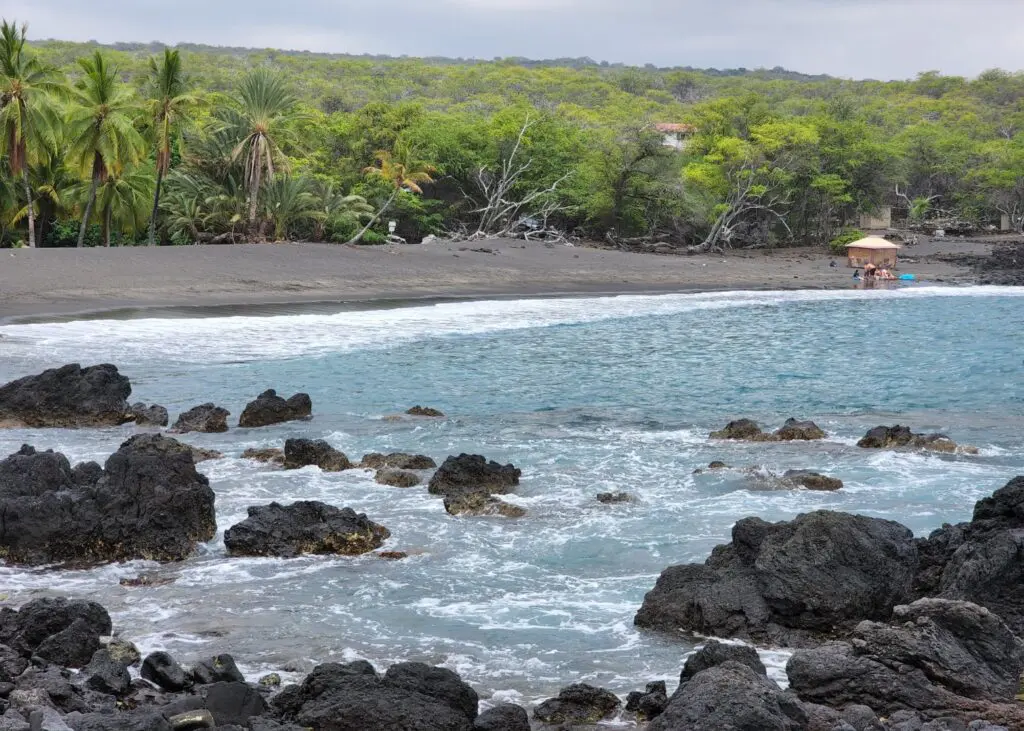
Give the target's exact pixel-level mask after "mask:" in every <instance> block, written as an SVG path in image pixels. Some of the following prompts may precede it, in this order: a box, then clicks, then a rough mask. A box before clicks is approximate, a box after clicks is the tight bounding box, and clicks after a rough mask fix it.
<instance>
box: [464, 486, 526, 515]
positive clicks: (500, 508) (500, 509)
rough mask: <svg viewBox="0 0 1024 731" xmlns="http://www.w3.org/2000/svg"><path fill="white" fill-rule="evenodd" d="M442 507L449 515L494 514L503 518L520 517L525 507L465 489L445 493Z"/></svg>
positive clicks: (481, 492)
mask: <svg viewBox="0 0 1024 731" xmlns="http://www.w3.org/2000/svg"><path fill="white" fill-rule="evenodd" d="M444 509H445V510H446V511H447V512H448V513H449V514H450V515H469V516H476V517H482V516H488V515H496V516H502V517H504V518H522V517H523V516H524V515H526V509H525V508H521V507H519V506H518V505H512V504H511V503H507V502H505V501H504V500H500V499H498V498H496V497H494V496H493V495H490V494H488V493H486V492H483V491H480V490H467V491H465V492H461V493H455V494H451V495H446V496H445V498H444Z"/></svg>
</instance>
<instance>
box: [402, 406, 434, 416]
mask: <svg viewBox="0 0 1024 731" xmlns="http://www.w3.org/2000/svg"><path fill="white" fill-rule="evenodd" d="M405 413H406V414H408V415H409V416H425V417H428V418H432V419H440V418H442V417H443V416H444V412H443V411H438V410H437V409H432V408H430V407H429V406H413V407H412V408H411V409H409V410H408V411H406V412H405Z"/></svg>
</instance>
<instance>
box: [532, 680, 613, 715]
mask: <svg viewBox="0 0 1024 731" xmlns="http://www.w3.org/2000/svg"><path fill="white" fill-rule="evenodd" d="M621 705H622V701H620V700H619V697H618V696H617V695H615V694H614V693H612V692H611V691H608V690H605V689H604V688H595V687H594V686H592V685H586V684H585V683H578V684H576V685H570V686H568V687H565V688H562V690H561V691H559V693H558V696H557V697H555V698H549V699H547V700H546V701H544V702H543V703H541V704H540V705H538V706H537V707H536V708H534V709H533V717H534V718H536V719H537V720H538V721H541V722H543V723H548V724H556V723H564V724H583V723H597V722H598V721H600V720H602V719H605V718H607V717H608V716H610V715H612V714H613V713H614V712H615V711H617V710H618V709H619V706H621Z"/></svg>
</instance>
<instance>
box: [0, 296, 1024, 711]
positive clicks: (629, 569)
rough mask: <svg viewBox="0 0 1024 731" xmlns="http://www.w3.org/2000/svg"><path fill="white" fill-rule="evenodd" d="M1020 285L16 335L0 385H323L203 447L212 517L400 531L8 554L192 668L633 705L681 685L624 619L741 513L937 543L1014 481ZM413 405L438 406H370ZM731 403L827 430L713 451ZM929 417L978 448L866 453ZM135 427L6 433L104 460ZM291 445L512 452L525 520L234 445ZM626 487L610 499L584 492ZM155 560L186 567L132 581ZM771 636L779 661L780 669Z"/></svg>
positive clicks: (523, 306) (733, 411) (598, 302)
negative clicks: (275, 462) (434, 677)
mask: <svg viewBox="0 0 1024 731" xmlns="http://www.w3.org/2000/svg"><path fill="white" fill-rule="evenodd" d="M1022 323H1024V290H1014V289H995V288H976V289H971V290H952V289H946V290H935V289H910V290H900V291H895V292H792V293H726V294H705V295H665V296H658V297H641V296H631V297H616V298H578V299H564V300H525V301H493V302H457V303H444V304H436V305H420V306H414V307H403V308H395V309H383V310H382V309H376V310H365V311H345V312H337V313H330V312H324V311H323V308H320V309H319V310H318V311H317V312H315V313H313V314H310V313H308V312H303V311H301V310H296V311H295V312H293V313H290V314H283V315H278V316H258V317H245V316H234V317H207V318H202V319H198V318H178V319H167V318H165V319H154V318H148V317H136V318H134V319H125V320H117V321H110V320H87V321H75V322H66V323H50V324H33V325H8V326H3V327H0V335H2V336H3V337H2V338H0V382H3V381H6V380H9V379H11V378H14V377H18V376H21V375H26V374H29V373H33V372H38V371H39V370H41V369H42V368H44V367H51V366H54V365H57V364H61V363H65V362H69V361H79V362H82V363H84V364H87V363H96V362H104V361H109V362H114V363H116V364H118V366H119V367H120V368H121V370H122V372H124V373H125V374H127V375H128V376H130V377H131V379H132V383H133V386H134V394H133V397H137V398H138V399H141V400H145V401H147V402H149V401H156V402H159V403H163V404H165V405H167V406H168V408H169V409H170V410H171V412H172V414H176V413H177V412H178V411H180V410H182V409H184V408H188V407H190V406H193V405H195V404H198V403H202V402H204V401H215V402H217V403H218V404H221V405H223V406H225V407H227V408H228V409H230V410H231V411H232V413H233V414H235V415H236V416H237V414H239V413H240V412H241V409H242V407H243V406H244V404H245V402H246V401H248V400H249V399H251V398H252V397H254V396H255V395H256V394H257V393H259V392H260V391H262V390H264V389H265V388H268V387H274V388H276V389H277V390H278V391H279V392H281V393H284V394H286V395H287V394H291V393H292V392H294V391H298V390H303V391H307V392H309V393H310V394H311V396H312V398H313V403H314V412H315V418H314V420H313V421H311V422H308V423H298V424H289V425H283V426H278V427H272V428H270V429H265V430H239V429H233V430H232V431H231V432H229V433H228V434H225V435H189V437H188V438H187V440H188V441H191V442H193V443H196V444H200V445H203V446H210V447H214V448H217V449H220V450H222V451H224V452H226V453H227V454H228V455H229V458H228V459H224V460H218V461H215V462H208V463H205V464H203V465H202V466H201V470H202V471H204V472H206V473H207V474H208V475H209V477H210V479H211V482H212V484H213V487H214V489H215V490H216V492H217V505H218V523H219V525H220V528H221V529H222V530H223V529H224V528H227V527H230V526H231V525H232V524H233V523H235V522H237V521H239V520H241V519H242V518H243V517H244V515H245V508H246V507H247V506H248V505H252V504H260V503H266V502H269V501H271V500H278V501H291V500H296V499H320V500H324V501H326V502H329V503H332V504H336V505H347V506H351V507H353V508H355V509H357V510H359V511H364V512H366V513H368V514H369V516H370V517H371V518H372V519H374V520H376V521H378V522H380V523H383V524H384V525H386V526H388V528H390V529H391V531H392V538H391V539H390V541H389V542H388V543H387V544H386V548H388V549H391V550H405V551H409V552H410V553H412V554H413V556H412V557H411V558H410V559H408V560H405V561H401V562H385V561H381V560H379V559H374V558H371V557H365V558H357V559H325V558H302V559H297V560H292V561H281V560H264V559H259V560H255V559H245V560H239V559H228V558H226V557H225V555H224V551H223V545H222V543H221V542H220V540H221V535H220V534H218V537H217V539H215V540H214V541H212V542H211V543H210V544H208V545H207V546H204V547H203V549H202V551H201V552H200V554H199V555H198V556H196V557H195V558H194V559H192V560H190V561H188V562H185V563H184V564H181V565H174V566H165V567H155V566H153V565H149V564H145V563H142V562H139V563H135V564H130V565H120V566H109V567H104V568H100V569H95V570H91V571H78V572H59V573H55V572H52V571H33V572H27V571H22V570H19V569H12V568H2V567H0V586H2V587H3V590H4V593H6V594H7V595H8V597H7V600H8V601H12V602H19V601H22V600H24V599H26V598H28V597H29V596H30V595H31V593H32V592H34V591H37V590H41V589H47V590H53V589H56V588H60V589H62V590H65V591H70V592H73V593H76V594H85V595H89V596H92V597H95V598H96V599H98V600H100V601H102V602H104V603H105V604H106V605H107V606H109V607H110V608H111V610H112V611H113V612H114V614H115V623H116V624H117V626H118V627H120V628H121V631H122V633H123V634H124V635H125V636H127V637H129V638H130V639H133V640H135V641H136V642H138V643H139V644H140V645H141V646H142V647H143V648H144V649H155V648H158V647H159V648H163V649H168V650H170V651H171V652H174V653H176V654H179V655H181V656H182V657H183V658H184V659H189V658H194V657H197V656H198V655H200V654H206V653H210V652H220V651H231V652H232V653H234V654H235V655H236V657H238V659H239V660H240V662H241V664H242V666H243V668H244V669H246V670H248V671H250V672H252V673H256V672H259V671H262V670H265V669H280V668H282V667H290V668H294V669H296V670H301V669H307V668H308V667H309V666H310V664H311V663H312V662H319V661H324V660H328V659H339V658H354V657H365V658H367V659H370V660H371V661H373V662H375V663H376V664H378V665H379V666H381V665H386V664H388V663H389V662H392V661H395V660H398V659H406V658H408V659H421V660H426V661H430V662H437V663H443V664H445V665H447V666H449V667H452V668H453V669H456V670H458V671H459V672H460V673H462V674H463V675H464V676H465V677H466V678H467V679H468V680H469V681H470V682H471V683H473V685H474V686H475V687H476V688H477V689H478V690H479V691H480V692H481V695H482V697H484V698H489V697H498V698H512V699H516V700H525V701H529V700H533V699H536V698H540V697H544V696H546V695H549V694H551V693H552V692H554V691H555V690H556V689H557V688H558V687H559V686H561V685H565V684H567V683H569V682H575V681H587V682H592V683H597V684H601V685H605V686H606V687H609V688H611V689H613V690H615V691H617V692H620V693H624V692H626V691H629V690H632V689H635V688H636V687H641V686H642V685H643V684H644V683H645V682H648V681H650V680H653V679H658V678H665V679H670V680H671V679H673V678H675V677H677V676H678V671H679V668H680V666H681V664H682V659H683V656H684V654H685V652H686V651H687V650H688V649H689V648H690V647H691V646H692V643H688V642H686V641H682V640H673V639H668V638H665V637H660V636H656V635H651V634H647V633H641V632H638V631H636V630H635V629H634V628H633V627H632V616H633V614H634V612H635V611H636V609H637V608H638V607H639V605H640V602H641V600H642V598H643V594H644V593H645V592H646V591H647V590H649V589H650V588H651V587H652V586H653V584H654V580H655V578H656V576H657V574H658V573H659V571H660V570H661V569H663V568H664V567H665V566H667V565H669V564H671V563H678V562H684V561H700V560H703V559H704V558H705V557H706V555H707V553H708V552H709V551H710V549H711V548H712V547H713V546H714V545H715V544H717V543H720V542H723V541H725V540H728V535H729V529H730V527H731V526H732V524H733V523H734V522H735V521H736V520H737V519H738V518H741V517H744V516H747V515H760V516H762V517H765V518H768V519H774V520H777V519H784V518H789V517H792V516H794V515H796V514H798V513H800V512H805V511H808V510H813V509H818V508H834V509H841V510H849V511H856V512H860V513H863V514H868V515H876V516H882V517H887V518H892V519H896V520H900V521H902V522H904V523H906V524H907V525H909V526H910V527H911V528H913V529H914V530H915V531H917V532H919V533H925V532H927V531H929V530H931V529H934V528H936V527H938V526H939V525H941V524H942V523H943V522H946V521H957V520H963V519H966V518H967V517H969V515H970V511H971V508H972V507H973V503H974V501H975V500H977V499H978V498H979V497H982V496H984V495H986V494H989V493H990V492H992V491H993V490H994V489H996V488H998V487H1000V486H1001V485H1003V484H1004V483H1005V482H1006V481H1007V480H1008V479H1010V478H1011V477H1012V476H1014V475H1016V474H1021V473H1024V443H1022V439H1021V434H1022V433H1024V332H1022V329H1021V324H1022ZM413 404H425V405H430V406H434V407H437V408H440V409H442V410H443V411H445V412H446V413H447V414H449V416H450V418H448V419H445V420H439V421H423V420H415V421H414V420H405V421H398V422H396V421H392V420H387V419H385V418H384V417H385V416H387V415H390V414H395V413H400V412H401V411H404V410H405V409H406V408H408V407H409V406H412V405H413ZM739 416H748V417H752V418H755V419H757V420H758V421H760V422H761V423H762V424H763V425H765V426H766V427H771V428H775V427H776V426H778V425H779V424H781V422H782V421H783V420H785V418H787V417H788V416H797V417H801V418H811V419H814V420H815V421H816V422H817V423H818V424H819V425H821V426H822V427H823V428H825V429H826V431H828V432H829V434H830V438H829V440H827V441H825V442H821V443H813V444H789V445H785V444H722V443H713V442H709V441H708V439H707V434H708V432H709V431H711V430H712V429H716V428H719V427H720V426H721V425H723V424H724V423H725V422H726V421H728V420H730V419H732V418H736V417H739ZM896 422H900V423H905V424H908V425H910V426H912V427H913V428H914V429H915V430H918V431H942V432H945V433H948V434H949V435H950V436H951V437H953V438H954V439H956V440H957V441H959V442H961V443H966V444H972V445H975V446H978V447H980V448H981V454H980V455H978V456H966V455H935V454H919V453H893V452H865V451H863V450H859V449H857V448H856V447H855V446H854V443H855V441H856V439H857V438H858V437H859V436H860V435H862V434H863V433H864V431H865V430H866V429H867V428H869V427H871V426H874V425H876V424H879V423H896ZM131 433H132V428H131V427H125V428H120V429H111V430H87V431H78V432H69V431H14V432H0V452H2V453H4V454H6V453H10V452H11V451H14V450H15V449H17V447H18V446H20V444H21V443H23V442H29V443H31V444H34V445H35V446H37V447H39V448H51V447H52V448H55V449H60V450H61V451H64V452H65V453H66V454H68V456H69V457H70V458H71V459H72V460H73V461H77V460H83V459H100V460H102V459H103V458H104V457H105V456H106V455H108V454H109V453H110V452H112V451H114V450H115V449H116V448H117V445H118V444H119V443H120V442H121V441H123V440H124V439H125V438H126V437H127V436H128V435H130V434H131ZM287 436H309V437H316V438H320V437H323V438H326V439H328V440H329V441H330V442H331V443H332V444H334V445H336V446H337V447H339V448H340V449H342V450H343V451H345V452H346V453H348V454H349V456H351V457H353V458H355V459H358V457H359V456H360V455H362V454H363V453H364V452H369V451H389V450H403V451H416V452H423V453H426V454H430V455H432V456H433V457H434V458H435V459H437V460H438V462H440V461H441V460H442V459H443V458H444V457H445V456H446V455H448V454H456V453H459V452H461V451H469V452H476V453H481V454H484V455H486V456H488V457H490V458H494V459H498V460H501V461H511V462H514V463H515V464H516V465H518V466H520V467H521V468H522V469H523V482H522V485H521V488H520V489H519V491H518V493H517V495H515V496H512V497H511V498H510V500H512V501H514V502H516V503H517V504H520V505H522V506H524V507H526V508H527V510H528V511H529V515H528V517H526V518H524V519H522V520H519V521H507V520H503V519H456V518H452V517H450V516H448V515H447V514H446V513H445V512H444V508H443V506H442V504H441V502H440V501H439V500H436V499H434V498H431V497H429V496H428V495H426V490H425V488H423V487H418V488H411V489H408V490H399V489H396V488H388V487H382V486H379V485H377V484H375V483H374V482H373V479H372V477H373V475H372V473H370V472H363V471H360V470H356V471H350V472H345V473H340V474H322V473H320V472H319V471H317V470H315V469H306V470H300V471H297V472H287V473H285V472H277V471H274V470H271V469H268V468H266V467H264V466H262V465H258V464H255V463H250V462H247V461H243V460H240V459H237V456H238V455H240V454H241V452H242V451H243V450H244V449H245V448H247V447H250V446H270V445H278V446H279V445H280V444H281V443H282V442H283V440H284V438H285V437H287ZM713 459H722V460H725V461H726V462H728V463H729V464H731V465H736V466H741V467H743V466H751V465H760V466H763V467H764V468H766V469H770V470H772V471H775V472H781V471H784V470H786V469H790V468H811V469H818V470H821V471H823V472H826V473H828V474H831V475H834V476H837V477H840V478H842V479H843V480H844V482H845V483H846V487H845V488H844V490H842V491H841V492H838V493H833V494H822V493H812V492H806V491H765V490H762V489H756V488H757V485H756V484H754V483H751V482H748V481H747V480H746V478H744V477H743V476H742V475H739V474H738V473H726V474H715V475H694V474H693V471H694V469H695V468H697V467H700V466H703V465H705V464H706V463H707V462H709V461H711V460H713ZM613 490H614V491H618V490H625V491H628V492H631V493H633V495H635V496H636V498H637V500H636V502H634V503H630V504H626V505H612V506H606V505H601V504H598V503H597V502H596V501H595V500H594V496H595V495H596V493H598V492H605V491H613ZM153 570H156V571H158V572H160V573H162V574H165V575H167V576H169V577H175V579H176V580H175V582H174V583H173V584H170V585H167V586H162V587H155V588H146V589H127V588H124V587H121V586H119V585H118V579H119V578H121V577H124V576H134V575H136V574H137V573H139V572H140V571H153ZM784 657H785V655H784V654H783V653H768V654H766V659H767V660H768V661H769V663H770V664H773V665H774V669H775V672H776V674H778V673H779V672H780V671H779V668H780V667H781V663H782V662H784Z"/></svg>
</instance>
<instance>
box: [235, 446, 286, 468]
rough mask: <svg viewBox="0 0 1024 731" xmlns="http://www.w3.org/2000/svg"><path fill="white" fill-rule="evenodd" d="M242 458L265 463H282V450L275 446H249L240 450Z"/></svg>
mask: <svg viewBox="0 0 1024 731" xmlns="http://www.w3.org/2000/svg"><path fill="white" fill-rule="evenodd" d="M242 459H253V460H256V461H257V462H264V463H266V464H279V465H283V464H284V450H283V449H278V448H277V447H264V448H256V447H250V448H249V449H247V450H245V451H244V452H242Z"/></svg>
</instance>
